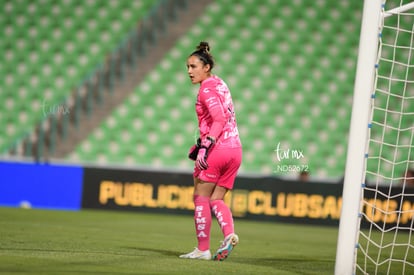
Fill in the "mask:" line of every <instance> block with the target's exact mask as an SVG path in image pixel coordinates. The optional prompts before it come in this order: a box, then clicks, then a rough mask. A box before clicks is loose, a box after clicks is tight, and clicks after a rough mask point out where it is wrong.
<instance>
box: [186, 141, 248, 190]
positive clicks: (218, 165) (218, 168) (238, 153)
mask: <svg viewBox="0 0 414 275" xmlns="http://www.w3.org/2000/svg"><path fill="white" fill-rule="evenodd" d="M241 161H242V148H241V147H238V148H213V150H211V151H210V152H209V155H208V157H207V163H208V168H207V169H206V170H200V169H198V168H197V167H194V173H193V176H194V177H195V178H199V179H200V180H202V181H205V182H213V183H215V184H217V185H218V186H222V187H225V188H227V189H233V185H234V180H235V179H236V176H237V171H238V170H239V168H240V164H241Z"/></svg>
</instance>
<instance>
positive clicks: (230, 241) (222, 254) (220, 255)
mask: <svg viewBox="0 0 414 275" xmlns="http://www.w3.org/2000/svg"><path fill="white" fill-rule="evenodd" d="M238 243H239V237H238V236H237V235H236V234H230V235H228V236H227V237H226V238H225V239H224V241H223V242H222V243H221V245H220V247H219V249H217V252H216V254H214V256H213V260H215V261H224V260H225V259H227V257H228V256H229V255H230V253H231V251H232V250H233V247H235V246H236V245H237V244H238Z"/></svg>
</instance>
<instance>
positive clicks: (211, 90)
mask: <svg viewBox="0 0 414 275" xmlns="http://www.w3.org/2000/svg"><path fill="white" fill-rule="evenodd" d="M215 89H216V87H215V86H214V85H211V84H210V85H208V84H207V85H206V86H205V87H203V88H202V91H201V93H200V101H201V102H202V104H204V106H205V107H206V108H207V110H208V112H209V114H210V116H211V119H212V124H211V127H210V131H209V133H208V135H209V136H211V137H214V138H216V139H217V138H218V137H219V136H220V135H221V133H222V132H223V128H224V126H225V125H226V121H227V117H226V112H225V108H224V106H223V102H222V100H221V98H220V96H219V95H218V94H217V92H216V90H215Z"/></svg>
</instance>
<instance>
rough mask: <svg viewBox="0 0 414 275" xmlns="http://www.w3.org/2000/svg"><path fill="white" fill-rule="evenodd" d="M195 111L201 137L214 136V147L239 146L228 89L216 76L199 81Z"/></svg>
mask: <svg viewBox="0 0 414 275" xmlns="http://www.w3.org/2000/svg"><path fill="white" fill-rule="evenodd" d="M196 112H197V117H198V126H199V129H200V137H201V138H202V139H203V138H205V137H207V136H213V137H215V138H216V148H235V147H241V142H240V138H239V131H238V129H237V123H236V116H235V113H234V108H233V101H232V98H231V94H230V90H229V88H228V87H227V85H226V83H224V81H223V80H222V79H220V78H219V77H218V76H215V75H214V76H211V77H209V78H207V79H206V80H204V81H203V82H202V83H201V85H200V89H199V90H198V95H197V102H196Z"/></svg>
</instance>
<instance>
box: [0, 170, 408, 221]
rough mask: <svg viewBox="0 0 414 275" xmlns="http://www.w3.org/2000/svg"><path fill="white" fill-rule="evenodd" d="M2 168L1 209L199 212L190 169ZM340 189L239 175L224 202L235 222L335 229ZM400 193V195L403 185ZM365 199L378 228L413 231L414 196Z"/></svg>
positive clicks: (340, 202) (330, 186)
mask: <svg viewBox="0 0 414 275" xmlns="http://www.w3.org/2000/svg"><path fill="white" fill-rule="evenodd" d="M0 171H2V175H3V177H2V178H3V180H2V192H1V194H0V205H3V206H11V207H33V208H48V209H69V210H80V209H111V210H121V211H141V212H159V213H171V214H188V215H192V213H193V209H194V206H193V202H192V192H193V188H192V185H193V180H192V175H191V173H189V172H176V171H170V172H168V171H151V170H136V169H122V168H106V167H91V166H85V167H80V166H65V165H56V164H29V163H12V162H0ZM342 187H343V186H342V184H332V183H317V182H298V181H293V180H283V179H280V178H276V177H264V176H263V177H247V176H239V177H238V178H237V180H236V184H235V189H234V190H233V191H232V192H230V193H229V194H228V195H227V196H226V198H225V200H226V203H227V204H228V205H230V207H231V208H232V211H233V213H234V216H235V217H237V218H242V219H251V220H266V221H278V222H289V223H306V224H319V225H334V226H337V225H338V224H339V217H340V213H341V206H342ZM386 190H388V188H387V189H386ZM394 191H395V194H397V193H401V189H400V188H395V189H394ZM394 191H393V194H394ZM393 194H390V195H391V196H393ZM366 196H367V197H370V196H372V198H371V201H372V204H371V206H366V207H364V209H363V213H364V214H365V215H367V217H368V218H370V219H372V220H374V221H375V222H376V223H377V224H379V226H384V227H391V226H394V225H395V222H396V221H397V219H399V220H400V224H401V223H402V224H406V225H407V226H409V224H410V223H411V222H412V219H413V216H412V215H410V214H409V211H408V210H411V209H413V208H414V198H413V197H404V196H395V197H393V198H392V199H391V200H389V201H388V202H387V200H386V198H381V197H376V198H374V197H373V194H369V193H367V194H366ZM396 210H399V211H400V212H401V214H400V215H398V212H396ZM411 213H412V212H411ZM362 226H364V225H362Z"/></svg>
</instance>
